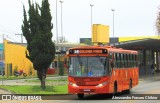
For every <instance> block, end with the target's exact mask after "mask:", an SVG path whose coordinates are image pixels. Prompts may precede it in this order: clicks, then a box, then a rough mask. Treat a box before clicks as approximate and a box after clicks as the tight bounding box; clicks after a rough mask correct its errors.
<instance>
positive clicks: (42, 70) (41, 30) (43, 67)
mask: <svg viewBox="0 0 160 103" xmlns="http://www.w3.org/2000/svg"><path fill="white" fill-rule="evenodd" d="M28 3H29V10H28V16H29V18H28V19H27V14H26V10H25V7H24V6H23V16H24V20H23V24H22V32H23V36H24V37H25V38H26V40H27V51H26V57H27V58H28V59H29V60H30V61H31V62H32V63H33V67H34V69H35V70H37V76H38V78H39V80H40V81H41V88H42V89H45V88H46V86H45V78H46V72H47V69H48V67H49V66H50V64H51V63H52V61H53V59H54V58H55V45H54V43H53V42H52V32H51V30H52V28H53V24H52V23H51V20H52V17H51V13H50V8H49V2H48V0H42V6H41V7H40V6H39V5H38V4H37V3H35V4H33V3H31V1H30V0H28Z"/></svg>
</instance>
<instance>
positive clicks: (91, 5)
mask: <svg viewBox="0 0 160 103" xmlns="http://www.w3.org/2000/svg"><path fill="white" fill-rule="evenodd" d="M93 6H94V5H93V4H90V7H91V35H92V7H93Z"/></svg>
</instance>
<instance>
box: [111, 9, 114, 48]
mask: <svg viewBox="0 0 160 103" xmlns="http://www.w3.org/2000/svg"><path fill="white" fill-rule="evenodd" d="M111 11H112V12H113V45H114V43H115V39H114V11H115V9H111Z"/></svg>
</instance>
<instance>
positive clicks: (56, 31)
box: [56, 0, 58, 43]
mask: <svg viewBox="0 0 160 103" xmlns="http://www.w3.org/2000/svg"><path fill="white" fill-rule="evenodd" d="M56 35H57V43H58V20H57V0H56Z"/></svg>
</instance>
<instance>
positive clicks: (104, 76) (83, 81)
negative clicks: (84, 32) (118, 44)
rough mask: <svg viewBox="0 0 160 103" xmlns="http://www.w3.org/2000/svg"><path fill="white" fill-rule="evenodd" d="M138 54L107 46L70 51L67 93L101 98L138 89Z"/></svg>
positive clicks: (83, 47)
mask: <svg viewBox="0 0 160 103" xmlns="http://www.w3.org/2000/svg"><path fill="white" fill-rule="evenodd" d="M137 55H138V52H137V51H133V50H124V49H118V48H114V47H110V46H82V47H75V48H71V49H70V50H69V52H68V54H67V55H66V57H67V59H68V60H67V61H68V62H67V67H68V93H71V94H77V96H78V98H79V99H81V98H83V97H84V94H103V93H105V94H106V93H109V94H110V93H113V94H116V93H117V92H122V91H127V92H128V93H129V92H130V90H131V88H133V87H134V86H136V85H138V79H139V68H138V62H137Z"/></svg>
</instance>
